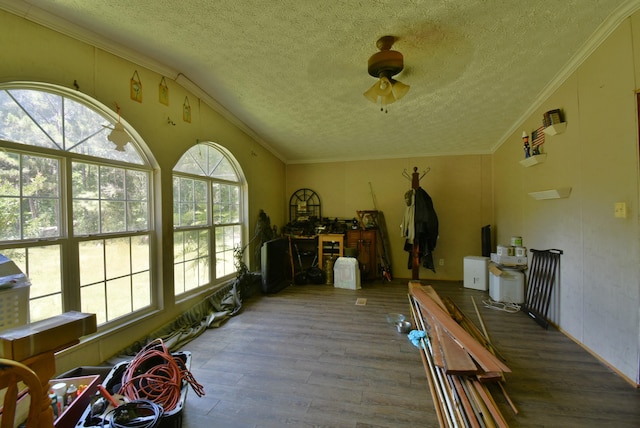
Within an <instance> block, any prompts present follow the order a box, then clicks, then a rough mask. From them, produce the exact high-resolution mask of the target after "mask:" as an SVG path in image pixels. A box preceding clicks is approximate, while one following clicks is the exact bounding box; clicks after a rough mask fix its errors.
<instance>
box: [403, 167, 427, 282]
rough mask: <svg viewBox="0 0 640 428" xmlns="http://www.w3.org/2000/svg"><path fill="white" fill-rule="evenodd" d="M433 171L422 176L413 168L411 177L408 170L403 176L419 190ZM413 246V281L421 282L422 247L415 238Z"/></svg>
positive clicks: (414, 188) (425, 172) (413, 187)
mask: <svg viewBox="0 0 640 428" xmlns="http://www.w3.org/2000/svg"><path fill="white" fill-rule="evenodd" d="M430 170H431V168H427V170H426V171H424V172H423V173H422V175H420V174H419V173H418V167H415V166H414V167H413V173H412V174H411V175H409V173H408V172H407V170H406V169H405V170H404V171H403V172H402V175H403V176H404V177H405V178H407V179H409V180H411V189H413V190H414V192H415V190H416V189H418V188H419V187H420V180H422V178H423V177H424V176H425V175H427V174H428V173H429V171H430ZM411 244H412V249H411V279H412V280H419V279H420V245H419V243H418V241H417V240H416V239H415V236H414V240H413V242H412V243H411Z"/></svg>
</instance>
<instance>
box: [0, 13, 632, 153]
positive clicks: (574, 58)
mask: <svg viewBox="0 0 640 428" xmlns="http://www.w3.org/2000/svg"><path fill="white" fill-rule="evenodd" d="M638 6H640V4H639V2H638V1H637V0H633V1H630V0H564V1H558V0H554V1H550V0H549V1H548V0H536V1H532V0H491V1H486V0H411V1H401V0H363V1H355V0H354V1H345V0H341V1H336V0H326V1H317V0H278V1H276V0H274V1H271V2H266V1H262V0H249V1H245V0H216V1H212V0H183V1H171V0H136V1H129V0H127V1H125V0H91V1H87V0H28V1H22V0H0V8H2V9H5V10H7V11H10V12H13V13H16V14H18V15H20V16H24V17H25V18H27V19H31V20H34V21H36V22H40V23H42V24H44V25H47V26H50V27H52V28H55V29H57V30H59V31H62V32H65V33H67V34H70V35H73V36H75V37H78V38H81V39H83V40H87V41H89V42H91V43H93V44H95V45H97V46H100V47H102V48H105V49H107V50H110V51H112V52H114V53H118V54H120V55H122V56H125V57H128V58H129V59H132V60H136V59H137V61H138V62H140V61H142V63H143V65H144V64H150V67H151V68H153V64H160V65H161V66H162V67H160V68H161V70H160V71H161V72H163V73H167V74H172V75H167V78H171V79H176V80H178V82H181V81H182V82H188V83H189V84H192V85H193V86H194V87H197V88H199V90H200V89H201V90H202V94H201V95H202V97H203V99H205V101H208V102H209V103H211V104H213V106H214V107H215V108H217V109H218V110H219V111H221V112H222V113H223V114H224V115H226V116H227V117H229V118H231V120H232V121H233V122H235V123H236V124H238V125H239V126H241V127H242V128H243V129H244V130H245V131H246V132H248V133H249V134H250V135H252V136H254V138H256V139H257V140H258V141H259V142H261V143H262V144H264V145H265V146H267V147H269V148H270V149H271V150H272V151H273V152H274V153H275V154H276V155H277V156H278V157H280V158H281V159H282V160H283V161H285V162H287V163H305V162H324V161H337V160H351V159H353V160H355V159H380V158H398V157H409V158H411V157H416V156H430V155H445V154H469V153H491V152H492V151H493V150H495V148H496V147H498V146H499V145H500V144H501V143H502V142H503V141H504V140H505V138H506V137H507V136H508V135H510V134H511V133H512V132H513V131H515V130H517V129H518V127H519V126H520V123H521V121H522V119H523V118H524V117H526V116H527V115H529V114H530V113H531V112H532V111H533V110H535V109H536V108H538V107H539V103H540V101H539V100H540V99H542V98H543V97H545V96H546V95H548V94H550V93H551V91H553V89H554V88H555V87H557V85H558V84H559V83H560V82H562V80H563V79H564V78H565V77H566V76H567V75H568V74H569V73H570V72H572V71H573V70H574V69H575V67H576V66H577V65H579V64H580V62H581V61H582V60H583V59H584V58H585V57H586V56H587V55H588V54H589V53H590V52H591V51H592V50H593V49H594V47H596V46H597V45H598V43H600V42H601V41H602V40H603V39H604V38H605V37H606V36H607V35H608V34H609V33H610V31H611V30H612V29H614V28H615V27H616V26H617V25H618V24H619V23H620V22H621V21H622V20H623V19H624V18H626V17H628V16H629V15H630V14H631V13H632V12H633V11H635V10H636V9H637V8H638ZM384 35H393V36H395V37H397V41H396V42H395V44H394V45H393V49H394V50H397V51H399V52H401V53H402V54H403V55H404V64H405V68H404V70H403V71H402V72H401V73H400V74H398V75H397V76H396V79H397V80H399V81H401V82H403V83H405V84H407V85H410V86H411V89H410V90H409V92H408V93H407V95H406V96H405V97H404V98H402V99H401V100H399V101H397V102H396V103H393V104H390V105H389V106H388V107H387V113H384V112H382V111H381V109H380V106H379V105H376V104H373V103H371V102H370V101H369V100H367V99H366V98H365V97H364V96H363V93H364V92H365V91H366V90H367V89H369V88H370V87H371V86H372V85H373V84H374V83H375V81H376V79H375V78H373V77H371V76H369V75H368V73H367V61H368V59H369V57H370V56H371V55H372V54H374V53H376V52H378V48H377V47H376V41H377V40H378V39H379V38H380V37H381V36H384ZM167 70H169V71H167ZM554 107H562V106H554Z"/></svg>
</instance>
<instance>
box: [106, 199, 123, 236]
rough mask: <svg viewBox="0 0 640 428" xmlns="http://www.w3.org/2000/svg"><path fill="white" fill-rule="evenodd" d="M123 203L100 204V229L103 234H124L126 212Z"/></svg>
mask: <svg viewBox="0 0 640 428" xmlns="http://www.w3.org/2000/svg"><path fill="white" fill-rule="evenodd" d="M125 207H126V206H125V203H124V201H123V202H115V201H112V202H107V201H105V202H102V204H100V218H101V222H100V229H101V231H102V233H113V232H124V231H125V230H126V228H125V225H126V211H125Z"/></svg>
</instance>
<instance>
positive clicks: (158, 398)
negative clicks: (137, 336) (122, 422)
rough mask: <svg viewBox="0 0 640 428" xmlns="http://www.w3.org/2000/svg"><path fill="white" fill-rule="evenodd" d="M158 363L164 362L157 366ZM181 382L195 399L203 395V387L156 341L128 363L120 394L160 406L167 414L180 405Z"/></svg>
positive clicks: (180, 362) (130, 398)
mask: <svg viewBox="0 0 640 428" xmlns="http://www.w3.org/2000/svg"><path fill="white" fill-rule="evenodd" d="M160 359H162V360H163V362H162V363H160V364H158V363H157V361H158V360H160ZM150 360H151V361H152V362H151V363H150V362H149V361H150ZM153 360H155V361H153ZM183 381H186V382H187V383H189V385H191V388H192V389H193V391H194V392H195V393H196V394H197V395H198V397H202V396H203V395H204V387H203V386H202V385H200V384H199V383H198V382H197V381H196V380H195V378H194V377H193V375H192V374H191V372H190V371H189V369H187V367H186V365H185V364H184V363H183V362H182V361H181V360H180V358H176V357H174V356H173V355H171V353H170V352H169V351H168V349H167V348H166V346H165V345H164V342H163V341H162V339H156V340H153V341H151V342H149V343H148V344H147V345H146V346H145V347H144V348H142V349H141V350H140V352H138V354H137V355H136V356H135V357H134V358H133V360H131V362H130V363H129V365H128V366H127V369H126V370H125V372H124V373H123V375H122V387H121V388H120V391H119V393H120V394H121V395H123V396H125V397H126V398H128V399H129V400H141V399H143V400H144V399H146V400H150V401H153V402H154V403H156V404H159V405H161V406H162V408H163V409H164V412H165V414H166V413H167V412H170V411H172V410H173V409H175V408H176V406H177V405H178V403H179V402H180V395H181V392H182V382H183Z"/></svg>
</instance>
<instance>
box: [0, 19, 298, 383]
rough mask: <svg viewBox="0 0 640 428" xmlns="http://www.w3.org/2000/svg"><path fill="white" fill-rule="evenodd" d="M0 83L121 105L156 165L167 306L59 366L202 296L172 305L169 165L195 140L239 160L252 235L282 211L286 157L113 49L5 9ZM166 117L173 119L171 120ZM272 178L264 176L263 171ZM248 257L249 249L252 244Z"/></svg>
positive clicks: (117, 344)
mask: <svg viewBox="0 0 640 428" xmlns="http://www.w3.org/2000/svg"><path fill="white" fill-rule="evenodd" d="M0 46H2V61H0V82H11V81H16V80H20V81H41V82H47V83H53V84H57V85H61V86H65V87H69V88H73V83H74V81H75V82H77V84H78V85H79V87H80V91H81V92H83V93H84V94H87V95H89V96H91V97H93V98H94V99H96V100H98V101H100V102H101V103H103V104H104V105H105V106H107V107H109V108H111V109H112V110H114V111H115V110H116V103H117V104H118V105H119V106H120V108H121V114H122V118H123V120H124V121H126V122H127V123H128V124H130V125H131V126H132V127H133V128H134V129H135V130H136V131H137V132H138V133H139V134H140V136H141V137H142V138H143V139H144V142H145V143H146V144H147V146H148V148H149V151H150V152H151V154H152V156H153V158H154V159H155V162H156V166H157V167H158V174H157V176H158V179H159V182H160V183H161V188H160V191H158V192H156V195H155V197H156V199H157V200H156V202H157V203H156V205H157V208H156V217H155V219H154V220H155V221H156V222H157V224H159V225H160V227H159V229H158V233H157V236H156V241H157V242H158V249H159V250H158V258H157V260H158V261H159V267H158V269H159V270H158V272H157V275H156V277H157V279H158V281H159V282H160V284H161V289H162V296H159V299H160V301H161V302H164V309H163V310H160V311H158V312H157V313H156V314H155V315H154V316H152V317H148V318H145V319H141V320H139V321H138V322H136V323H132V324H131V325H130V326H128V327H127V328H126V329H124V331H115V332H104V333H102V334H101V335H99V337H98V338H97V339H94V340H91V341H88V342H85V343H83V344H82V345H80V346H77V347H74V348H73V350H71V351H67V352H63V353H62V354H61V355H59V357H58V360H57V369H58V371H59V372H63V371H66V370H68V369H70V368H73V367H76V366H78V365H91V364H97V363H100V362H102V361H104V360H105V359H107V358H109V357H111V356H112V355H113V354H114V353H115V352H117V351H119V350H121V349H123V348H124V347H126V346H128V345H129V344H131V343H132V342H133V341H134V340H136V339H139V338H140V337H143V336H145V335H146V334H147V333H148V332H150V331H153V330H155V329H157V328H158V327H160V326H162V325H164V324H166V323H167V322H169V321H171V320H173V319H174V318H175V317H176V316H178V315H179V314H180V313H181V312H182V311H183V310H184V309H186V308H188V307H190V306H192V305H194V304H195V303H197V302H199V301H200V300H201V298H202V296H195V297H191V298H188V299H184V300H183V301H180V302H177V303H175V304H174V299H173V245H172V239H173V238H172V236H173V229H172V199H171V195H172V185H171V170H172V168H173V167H174V165H175V164H176V162H177V161H178V159H179V158H180V156H181V155H182V154H183V153H184V152H185V151H186V150H187V149H189V148H190V147H191V146H192V145H194V144H196V143H197V141H213V142H216V143H219V144H221V145H223V146H224V147H225V148H227V149H228V150H229V151H230V152H231V153H232V155H233V156H234V157H235V158H236V160H237V161H238V162H239V164H240V166H241V168H242V170H243V172H244V176H245V178H246V182H247V185H248V189H249V193H248V207H249V211H248V218H249V220H250V227H249V230H248V231H247V233H248V234H249V237H251V236H252V234H253V231H254V228H255V221H256V219H257V217H258V212H259V210H260V209H264V210H265V211H266V212H267V213H268V214H269V215H271V216H273V217H274V218H276V219H280V218H284V217H285V214H284V206H283V203H282V201H283V199H284V193H283V189H284V177H285V176H284V164H283V163H282V162H281V161H280V160H279V159H278V158H276V157H275V156H273V155H272V154H271V153H270V152H269V151H267V150H265V149H264V148H263V147H262V146H261V145H259V144H258V143H256V142H255V141H253V140H252V139H251V138H249V137H248V136H247V135H246V134H245V133H243V132H242V131H240V130H239V129H238V128H237V127H236V126H233V125H232V124H231V123H229V122H228V121H227V120H225V119H224V118H223V117H222V116H221V115H220V114H218V113H217V112H215V111H214V110H213V109H212V108H210V107H209V106H207V105H206V104H205V103H204V102H202V101H201V100H199V99H198V97H197V96H196V95H194V94H192V93H189V92H188V91H187V90H186V89H185V88H183V87H181V86H180V85H178V84H177V83H176V82H175V78H176V76H165V80H166V83H167V85H168V87H169V106H168V107H167V106H165V105H163V104H161V103H159V102H158V84H159V83H160V80H161V78H162V75H161V74H159V73H157V72H155V71H152V70H149V69H146V68H144V67H142V66H140V65H137V64H134V63H131V62H129V61H126V60H124V59H122V58H119V57H117V56H114V55H112V54H110V53H108V52H105V51H103V50H100V49H98V48H95V47H92V46H90V45H88V44H85V43H83V42H80V41H77V40H74V39H71V38H69V37H67V36H64V35H61V34H59V33H57V32H55V31H51V30H49V29H46V28H44V27H42V26H40V25H37V24H34V23H32V22H30V21H27V20H25V19H22V18H19V17H17V16H15V15H12V14H9V13H6V12H4V11H0ZM134 71H137V72H138V75H139V77H140V79H141V81H142V87H143V102H142V103H138V102H135V101H132V100H131V99H130V97H129V80H130V79H131V77H132V76H133V73H134ZM185 97H188V98H189V104H190V106H191V108H192V112H193V113H192V122H191V123H187V122H184V121H183V120H182V105H183V102H184V99H185ZM167 118H171V120H172V121H173V122H174V123H175V126H173V125H170V124H168V123H167ZM266 177H268V179H267V180H265V178H266ZM247 254H248V255H249V256H250V255H251V254H253V252H252V251H248V252H247Z"/></svg>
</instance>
